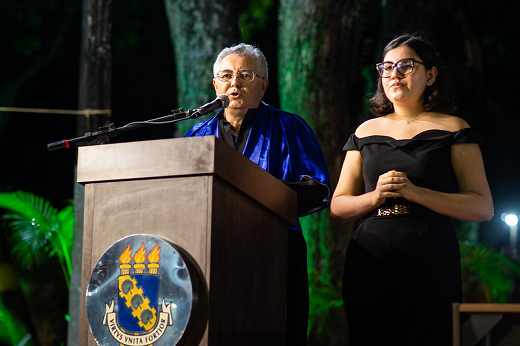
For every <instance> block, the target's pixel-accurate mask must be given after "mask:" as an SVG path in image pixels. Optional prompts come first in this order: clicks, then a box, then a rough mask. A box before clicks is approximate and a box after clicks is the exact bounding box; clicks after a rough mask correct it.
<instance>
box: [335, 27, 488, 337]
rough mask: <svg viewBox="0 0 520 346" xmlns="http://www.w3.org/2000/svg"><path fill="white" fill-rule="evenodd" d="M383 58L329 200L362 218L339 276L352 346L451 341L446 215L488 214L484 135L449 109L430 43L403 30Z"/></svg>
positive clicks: (452, 260) (455, 280)
mask: <svg viewBox="0 0 520 346" xmlns="http://www.w3.org/2000/svg"><path fill="white" fill-rule="evenodd" d="M382 58H383V59H382V62H381V63H378V64H377V65H376V69H377V71H378V72H379V75H380V78H379V82H378V88H377V92H376V93H375V95H374V96H373V97H372V99H371V100H370V102H371V110H372V112H373V113H374V114H375V115H377V116H378V117H377V118H374V119H371V120H368V121H366V122H364V123H363V124H361V125H360V126H359V127H358V128H357V129H356V131H355V133H354V134H352V135H351V136H350V138H349V139H348V142H347V144H346V145H345V147H344V149H345V150H346V151H347V154H346V156H345V161H344V164H343V168H342V171H341V175H340V178H339V181H338V185H337V188H336V190H335V192H334V195H333V197H332V201H331V206H330V210H331V214H332V216H333V217H334V218H335V219H337V220H339V221H343V222H346V221H351V220H355V219H358V218H361V217H362V220H361V223H360V225H359V227H358V229H357V230H356V232H355V233H354V236H353V238H352V239H351V241H350V244H349V247H348V249H347V254H346V262H345V275H344V281H343V299H344V303H345V309H346V313H347V318H348V322H349V327H350V329H349V330H350V338H351V346H357V345H363V346H370V345H399V346H404V345H414V346H417V345H421V346H426V345H435V346H440V345H451V342H452V336H451V324H452V323H451V304H452V302H458V301H461V298H462V297H461V296H462V293H461V291H462V289H461V286H462V283H461V274H460V254H459V244H458V241H457V238H456V236H455V233H454V231H453V229H452V226H451V222H450V218H457V219H461V220H467V221H486V220H490V219H491V218H492V216H493V201H492V198H491V193H490V190H489V186H488V183H487V180H486V174H485V171H484V164H483V161H482V155H481V153H480V149H479V145H478V143H479V142H480V137H479V136H478V135H477V134H476V133H475V132H474V131H473V130H472V129H471V128H470V127H469V125H468V124H467V123H466V122H465V121H464V120H462V119H461V118H459V117H456V116H453V115H449V113H451V112H453V111H454V110H455V107H454V105H453V102H452V94H451V91H450V84H449V81H448V78H447V75H446V72H445V70H444V68H443V65H442V63H441V62H440V59H439V56H438V54H436V52H435V50H434V48H433V47H432V45H431V44H430V43H429V42H428V41H426V40H425V39H423V38H421V37H420V36H416V35H408V34H407V35H402V36H399V37H397V38H395V39H394V40H392V41H391V42H390V43H389V44H388V45H387V46H386V47H385V49H384V51H383V54H382Z"/></svg>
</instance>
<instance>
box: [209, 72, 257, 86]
mask: <svg viewBox="0 0 520 346" xmlns="http://www.w3.org/2000/svg"><path fill="white" fill-rule="evenodd" d="M235 76H238V79H240V80H241V81H242V82H246V83H249V82H252V81H254V80H255V76H258V77H259V78H262V79H264V77H262V76H260V75H259V74H257V73H254V72H253V71H249V70H240V71H238V72H236V73H235V72H233V71H230V70H223V71H220V72H219V73H217V75H216V76H215V77H217V78H218V79H219V80H220V81H221V82H229V81H230V80H232V79H233V78H234V77H235Z"/></svg>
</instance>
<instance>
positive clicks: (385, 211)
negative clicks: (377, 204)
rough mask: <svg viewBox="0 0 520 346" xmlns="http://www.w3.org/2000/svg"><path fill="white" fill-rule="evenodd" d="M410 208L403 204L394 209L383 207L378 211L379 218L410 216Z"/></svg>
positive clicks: (395, 206)
mask: <svg viewBox="0 0 520 346" xmlns="http://www.w3.org/2000/svg"><path fill="white" fill-rule="evenodd" d="M408 208H410V206H408V205H401V204H396V205H394V206H393V207H381V208H379V209H377V216H390V215H404V214H410V210H408Z"/></svg>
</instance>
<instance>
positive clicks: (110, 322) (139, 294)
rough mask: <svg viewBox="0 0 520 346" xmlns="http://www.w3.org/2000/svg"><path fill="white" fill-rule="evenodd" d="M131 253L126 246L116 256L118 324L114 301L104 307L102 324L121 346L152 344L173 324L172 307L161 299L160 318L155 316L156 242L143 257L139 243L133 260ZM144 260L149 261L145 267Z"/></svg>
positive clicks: (156, 298) (144, 252)
mask: <svg viewBox="0 0 520 346" xmlns="http://www.w3.org/2000/svg"><path fill="white" fill-rule="evenodd" d="M132 251H133V249H132V248H131V247H130V244H128V246H127V247H126V248H125V250H124V251H123V252H122V253H121V255H120V256H119V262H120V265H119V269H120V275H119V277H118V287H119V294H118V296H119V297H118V308H119V312H118V314H117V322H119V323H117V322H116V313H115V312H114V300H112V303H111V305H108V304H107V305H106V310H105V317H104V319H103V324H104V325H106V326H108V328H109V330H110V333H111V334H112V336H113V337H114V338H115V339H116V340H118V341H119V342H120V344H121V345H128V346H146V345H152V344H153V342H155V341H157V340H158V339H160V338H161V337H162V335H163V334H164V332H165V330H166V327H167V326H169V325H172V324H173V318H172V314H171V308H170V305H171V304H166V303H165V302H164V299H163V304H162V312H161V313H160V314H159V316H158V314H157V311H158V308H159V307H158V292H159V275H158V272H159V267H160V264H159V260H160V253H161V248H160V247H159V244H158V243H156V244H155V247H154V248H153V249H152V250H151V251H150V253H149V254H148V256H146V252H147V249H146V248H145V246H144V243H142V245H141V247H140V248H139V249H138V250H137V251H136V253H135V255H134V256H133V257H132ZM132 259H133V265H132V264H131V263H132ZM146 260H148V263H147V264H146V263H145V262H146ZM158 322H159V323H158Z"/></svg>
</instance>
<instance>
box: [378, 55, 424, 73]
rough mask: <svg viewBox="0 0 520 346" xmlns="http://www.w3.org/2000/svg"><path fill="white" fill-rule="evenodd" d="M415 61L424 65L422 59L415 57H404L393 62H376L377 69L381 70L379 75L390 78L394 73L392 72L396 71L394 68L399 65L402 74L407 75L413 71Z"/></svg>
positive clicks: (398, 69) (398, 68)
mask: <svg viewBox="0 0 520 346" xmlns="http://www.w3.org/2000/svg"><path fill="white" fill-rule="evenodd" d="M415 63H419V64H422V65H424V63H423V62H422V61H419V60H415V59H413V58H409V59H402V60H399V61H398V62H396V63H395V64H394V63H391V62H387V61H385V62H380V63H378V64H376V70H377V72H379V75H380V76H381V77H383V78H388V77H390V76H391V75H392V72H394V68H396V67H397V71H399V73H400V74H402V75H406V74H410V73H412V72H413V68H414V65H415Z"/></svg>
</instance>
